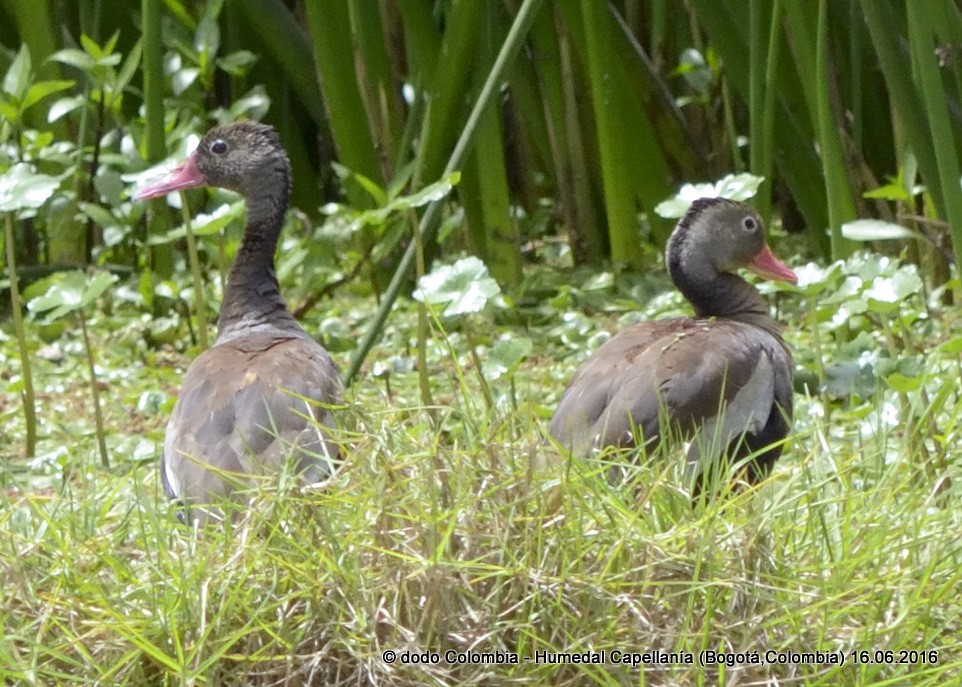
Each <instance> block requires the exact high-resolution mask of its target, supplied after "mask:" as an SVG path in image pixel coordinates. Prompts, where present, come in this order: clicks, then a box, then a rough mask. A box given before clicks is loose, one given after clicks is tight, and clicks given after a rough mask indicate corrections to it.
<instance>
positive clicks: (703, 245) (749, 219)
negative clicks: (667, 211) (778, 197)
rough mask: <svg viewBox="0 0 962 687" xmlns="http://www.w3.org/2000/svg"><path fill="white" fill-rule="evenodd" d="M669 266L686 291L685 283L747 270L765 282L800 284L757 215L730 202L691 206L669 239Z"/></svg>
mask: <svg viewBox="0 0 962 687" xmlns="http://www.w3.org/2000/svg"><path fill="white" fill-rule="evenodd" d="M665 264H666V265H667V267H668V273H669V274H670V275H671V278H672V281H673V282H675V284H676V285H677V286H678V287H679V288H680V289H681V290H682V291H683V292H684V291H685V289H684V287H683V284H684V283H686V282H692V281H694V282H705V281H710V280H712V279H714V278H716V277H717V275H718V274H719V273H725V272H728V273H734V272H735V271H736V270H738V269H740V268H743V267H744V268H747V269H749V270H751V271H752V272H754V273H755V274H757V275H758V276H760V277H762V278H764V279H773V280H777V281H787V282H791V283H793V284H794V283H795V282H796V281H797V277H796V276H795V273H794V272H792V270H791V269H789V268H788V267H786V266H785V265H784V264H782V262H780V261H779V260H778V258H776V257H775V256H774V255H773V254H772V251H771V250H770V249H769V247H768V244H767V243H765V226H764V224H763V222H762V218H761V217H759V215H758V213H757V212H755V210H754V209H752V208H751V207H749V206H748V205H745V204H744V203H739V202H737V201H734V200H728V199H726V198H699V199H697V200H696V201H694V202H693V203H692V204H691V207H690V208H689V209H688V212H687V213H685V216H684V217H682V219H681V221H680V222H678V226H676V227H675V231H674V232H672V235H671V238H669V239H668V245H667V246H666V249H665Z"/></svg>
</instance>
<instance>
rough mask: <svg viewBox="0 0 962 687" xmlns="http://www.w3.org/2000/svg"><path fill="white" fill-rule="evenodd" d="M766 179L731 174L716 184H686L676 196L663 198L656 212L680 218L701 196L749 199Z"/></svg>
mask: <svg viewBox="0 0 962 687" xmlns="http://www.w3.org/2000/svg"><path fill="white" fill-rule="evenodd" d="M764 180H765V179H764V178H762V177H758V176H755V175H754V174H748V173H747V172H745V173H742V174H729V175H728V176H726V177H723V178H722V179H719V180H718V181H717V182H715V183H714V184H685V185H684V186H682V187H681V190H679V191H678V193H677V194H676V195H675V197H674V198H669V199H667V200H663V201H662V202H660V203H658V205H656V206H655V212H656V213H658V214H659V215H661V216H662V217H666V218H669V219H678V218H680V217H683V216H684V215H685V213H686V212H688V207H689V206H690V205H691V204H692V202H693V201H695V200H697V199H699V198H728V199H730V200H748V199H749V198H751V197H752V196H754V195H755V194H756V193H757V192H758V187H759V185H760V184H761V183H762V182H763V181H764Z"/></svg>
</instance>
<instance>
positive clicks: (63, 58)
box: [47, 48, 96, 74]
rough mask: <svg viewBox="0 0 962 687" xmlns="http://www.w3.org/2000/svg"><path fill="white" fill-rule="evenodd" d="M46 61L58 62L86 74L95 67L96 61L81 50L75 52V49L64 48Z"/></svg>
mask: <svg viewBox="0 0 962 687" xmlns="http://www.w3.org/2000/svg"><path fill="white" fill-rule="evenodd" d="M47 59H49V60H53V61H54V62H59V63H61V64H66V65H69V66H71V67H76V68H77V69H79V70H80V71H82V72H84V73H88V74H89V73H90V71H91V70H92V69H93V68H94V66H95V65H96V61H95V60H94V58H93V57H91V56H90V55H88V54H87V53H85V52H84V51H83V50H77V48H65V49H63V50H58V51H57V52H55V53H54V54H53V55H51V56H50V57H48V58H47Z"/></svg>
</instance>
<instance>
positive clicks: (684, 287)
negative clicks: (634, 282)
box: [668, 250, 780, 336]
mask: <svg viewBox="0 0 962 687" xmlns="http://www.w3.org/2000/svg"><path fill="white" fill-rule="evenodd" d="M683 255H684V259H682V256H683ZM668 272H669V274H670V275H671V280H672V282H674V284H675V286H676V287H677V288H678V290H679V291H681V294H682V295H683V296H684V297H685V298H686V299H687V300H688V302H689V303H691V305H692V307H693V308H694V309H695V314H696V315H697V316H698V317H728V318H731V319H733V320H739V321H742V322H747V323H749V324H754V325H756V326H758V327H761V328H762V329H765V330H767V331H769V332H771V333H773V334H775V335H776V336H780V333H779V329H780V327H779V325H778V323H777V322H776V321H775V319H774V318H773V317H772V316H771V313H770V312H769V310H768V304H767V303H765V300H764V299H763V298H762V296H761V294H760V293H758V291H757V290H756V289H755V287H754V286H752V285H751V284H749V283H748V282H747V281H745V280H744V279H742V278H741V277H739V276H738V275H735V274H731V273H728V272H719V271H718V270H717V269H716V268H715V267H714V266H713V265H712V264H711V263H710V261H709V260H707V259H703V260H700V259H699V258H698V257H697V254H696V253H694V251H692V252H688V253H687V254H683V253H682V252H681V251H671V250H669V253H668Z"/></svg>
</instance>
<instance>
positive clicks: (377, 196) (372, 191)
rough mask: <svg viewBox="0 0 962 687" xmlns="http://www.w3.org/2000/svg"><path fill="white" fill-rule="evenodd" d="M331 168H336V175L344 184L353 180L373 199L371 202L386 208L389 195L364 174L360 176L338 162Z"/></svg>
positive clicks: (333, 163)
mask: <svg viewBox="0 0 962 687" xmlns="http://www.w3.org/2000/svg"><path fill="white" fill-rule="evenodd" d="M331 167H333V168H334V173H335V174H336V175H337V178H338V179H340V181H341V183H342V184H343V183H344V182H346V181H348V180H353V181H354V182H355V183H357V184H358V185H359V186H360V187H361V188H362V189H364V192H365V193H367V195H368V196H370V197H371V200H373V201H374V203H375V205H378V206H384V204H385V203H387V194H386V193H385V192H384V189H382V188H381V187H380V186H378V185H377V184H376V183H374V182H373V181H371V180H370V179H368V178H367V177H366V176H364V175H363V174H358V173H357V172H355V171H353V170H351V169H348V168H347V167H345V166H344V165H342V164H340V163H338V162H332V163H331Z"/></svg>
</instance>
